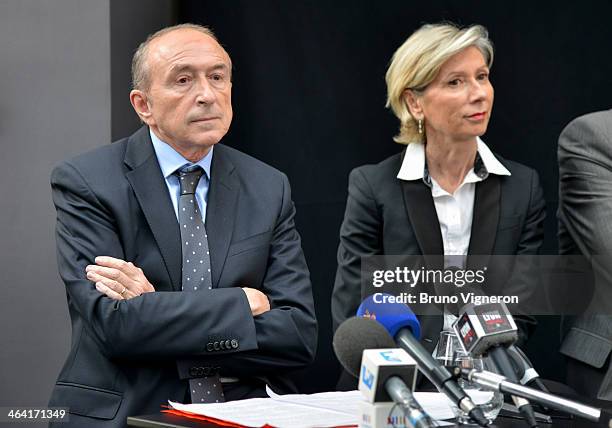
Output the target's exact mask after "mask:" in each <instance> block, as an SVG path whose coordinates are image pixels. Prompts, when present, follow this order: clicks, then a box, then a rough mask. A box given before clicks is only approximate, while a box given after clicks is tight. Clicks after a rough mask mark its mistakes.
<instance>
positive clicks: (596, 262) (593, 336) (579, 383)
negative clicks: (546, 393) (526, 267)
mask: <svg viewBox="0 0 612 428" xmlns="http://www.w3.org/2000/svg"><path fill="white" fill-rule="evenodd" d="M558 156H559V211H558V217H559V252H560V254H564V255H567V254H581V255H583V256H585V257H586V258H587V260H589V261H590V262H591V265H592V266H593V273H594V290H593V294H592V296H590V298H591V303H590V306H589V307H588V310H587V311H586V313H585V314H584V315H582V316H580V317H574V318H568V319H565V320H564V321H566V326H567V327H569V330H568V332H567V335H566V336H565V338H564V340H563V344H562V346H561V353H562V354H564V355H565V356H567V357H568V358H567V383H568V384H569V385H570V386H572V387H573V388H574V389H575V390H576V391H577V392H579V393H580V394H583V395H586V396H590V397H593V398H598V399H601V400H607V401H612V365H611V364H610V353H611V352H612V303H611V301H612V299H611V290H612V222H611V221H610V220H611V218H612V217H611V215H610V212H611V211H612V110H607V111H600V112H596V113H591V114H587V115H585V116H581V117H579V118H577V119H575V120H573V121H572V122H571V123H570V124H569V125H567V127H566V128H565V129H564V130H563V132H562V133H561V135H560V137H559V152H558ZM572 285H573V286H575V284H572ZM581 287H582V288H581V293H586V290H585V287H584V284H581Z"/></svg>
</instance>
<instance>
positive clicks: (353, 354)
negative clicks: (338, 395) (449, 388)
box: [333, 317, 436, 428]
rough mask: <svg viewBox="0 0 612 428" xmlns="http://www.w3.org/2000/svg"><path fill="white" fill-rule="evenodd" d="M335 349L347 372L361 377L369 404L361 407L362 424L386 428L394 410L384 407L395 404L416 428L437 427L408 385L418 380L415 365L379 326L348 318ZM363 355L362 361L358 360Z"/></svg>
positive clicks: (334, 341) (338, 336) (336, 337)
mask: <svg viewBox="0 0 612 428" xmlns="http://www.w3.org/2000/svg"><path fill="white" fill-rule="evenodd" d="M333 346H334V350H335V352H336V355H337V357H338V359H339V360H340V363H341V364H342V365H343V367H344V368H345V369H346V371H348V372H349V373H350V374H351V375H353V376H355V377H359V390H360V391H361V393H362V395H363V396H364V398H365V399H366V400H367V401H368V402H367V403H361V406H360V407H361V412H362V420H363V419H365V420H367V421H368V422H369V424H370V425H373V426H374V427H376V426H379V427H386V426H387V425H388V424H387V420H388V417H387V416H388V414H389V412H390V411H391V409H392V406H391V405H385V404H384V403H385V402H387V401H393V402H394V403H396V404H397V405H398V406H399V407H400V408H401V409H402V411H403V413H404V418H405V421H406V422H408V423H409V424H410V426H412V427H413V428H432V427H435V426H436V425H435V423H434V421H433V420H432V419H431V417H430V416H429V415H428V414H427V413H426V412H425V411H424V410H423V408H422V407H421V405H420V404H419V403H418V401H416V399H415V398H414V395H413V394H412V390H411V389H410V388H409V387H408V386H407V385H406V383H409V384H412V385H414V381H415V380H416V377H415V374H416V363H415V361H414V360H413V359H412V358H411V357H410V356H409V355H408V354H407V353H406V351H404V350H403V349H397V348H396V346H395V343H394V342H393V339H392V338H391V336H389V333H387V331H386V330H385V329H384V328H383V327H382V326H381V325H380V324H379V323H377V322H376V321H374V320H370V319H367V318H357V317H353V318H349V319H348V320H346V321H344V322H343V323H342V324H341V325H340V326H339V327H338V330H337V331H336V334H335V335H334V340H333ZM390 348H393V349H390ZM362 354H363V357H362V358H361V361H359V360H358V358H357V357H358V356H359V357H360V356H361V355H362ZM372 422H374V423H372Z"/></svg>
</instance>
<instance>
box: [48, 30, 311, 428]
mask: <svg viewBox="0 0 612 428" xmlns="http://www.w3.org/2000/svg"><path fill="white" fill-rule="evenodd" d="M132 73H133V80H134V90H133V91H132V92H131V93H130V100H131V102H132V105H133V107H134V109H135V110H136V112H137V113H138V115H139V116H140V118H141V120H142V121H143V122H144V123H145V124H146V126H144V127H143V128H141V129H140V130H138V131H137V132H136V133H135V134H133V135H132V136H130V137H128V138H125V139H122V140H120V141H118V142H115V143H114V144H112V145H109V146H106V147H102V148H100V149H97V150H94V151H93V152H90V153H87V154H84V155H81V156H78V157H76V158H74V159H72V160H69V161H66V162H64V163H62V164H60V165H59V166H58V167H57V168H56V169H55V170H54V171H53V173H52V178H51V183H52V188H53V199H54V203H55V206H56V209H57V229H56V230H57V248H58V264H59V270H60V274H61V276H62V279H63V280H64V283H65V285H66V291H67V298H68V307H69V310H70V316H71V320H72V347H71V350H70V353H69V355H68V358H67V360H66V363H65V365H64V367H63V369H62V371H61V373H60V375H59V379H58V381H57V384H56V386H55V389H54V391H53V394H52V397H51V400H50V405H51V406H63V407H68V408H69V409H70V425H72V426H79V427H81V426H88V427H93V426H99V427H119V426H124V425H125V421H126V417H127V416H129V415H135V414H143V413H153V412H157V411H159V410H160V405H162V404H164V403H166V402H167V400H175V401H180V402H184V401H189V400H191V401H193V402H210V401H217V400H219V401H220V400H224V399H225V400H234V399H241V398H248V397H257V396H265V384H266V383H267V384H269V385H271V386H272V388H273V389H277V390H280V391H282V392H291V391H294V390H295V387H294V385H292V383H291V382H290V380H289V379H288V378H287V377H286V376H285V375H286V373H287V372H288V371H290V370H293V369H296V368H300V367H303V366H304V365H306V364H308V363H310V362H311V361H312V359H313V357H314V353H315V348H316V330H317V324H316V319H315V315H314V304H313V299H312V292H311V284H310V278H309V272H308V269H307V266H306V263H305V260H304V256H303V252H302V249H301V244H300V237H299V235H298V233H297V231H296V229H295V225H294V216H295V208H294V205H293V202H292V200H291V193H290V188H289V183H288V180H287V177H286V176H285V175H284V174H282V173H281V172H279V171H277V170H275V169H273V168H271V167H270V166H267V165H265V164H263V163H262V162H259V161H257V160H256V159H253V158H252V157H250V156H247V155H245V154H242V153H240V152H238V151H236V150H234V149H231V148H229V147H226V146H224V145H221V144H217V143H219V141H220V140H221V139H222V138H223V136H224V135H225V134H226V132H227V131H228V129H229V126H230V123H231V119H232V106H231V85H232V84H231V61H230V58H229V56H228V54H227V53H226V52H225V50H224V49H223V48H222V47H221V46H220V45H219V43H218V42H217V40H216V39H215V37H214V35H213V34H212V33H211V32H210V31H209V30H208V29H207V28H205V27H200V26H195V25H189V24H188V25H181V26H176V27H171V28H168V29H164V30H161V31H159V32H158V33H156V34H154V35H152V36H150V37H149V38H148V39H147V41H145V42H144V43H143V44H142V45H141V46H140V48H139V49H138V51H137V52H136V54H135V56H134V60H133V67H132ZM62 426H64V425H62Z"/></svg>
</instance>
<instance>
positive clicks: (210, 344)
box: [206, 342, 213, 352]
mask: <svg viewBox="0 0 612 428" xmlns="http://www.w3.org/2000/svg"><path fill="white" fill-rule="evenodd" d="M206 350H207V351H208V352H212V350H213V344H212V343H211V342H208V343H207V344H206Z"/></svg>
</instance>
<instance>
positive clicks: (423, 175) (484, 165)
mask: <svg viewBox="0 0 612 428" xmlns="http://www.w3.org/2000/svg"><path fill="white" fill-rule="evenodd" d="M477 144H478V148H477V152H476V159H475V160H474V167H473V168H472V169H471V170H470V172H469V173H468V175H467V176H466V181H469V182H475V181H482V180H484V179H485V178H487V177H488V176H489V174H495V175H511V174H510V171H508V169H507V168H506V167H505V166H503V165H502V163H501V162H500V161H499V160H498V159H497V158H496V157H495V155H494V154H493V152H492V151H491V149H489V147H488V146H487V145H486V144H485V143H484V141H482V140H481V139H480V138H479V137H478V138H477ZM397 178H399V179H400V180H406V181H412V180H419V179H422V180H423V182H424V183H425V184H426V185H427V186H429V187H431V177H430V176H429V170H428V169H427V162H426V161H425V145H424V144H423V143H420V142H417V143H410V144H408V147H406V153H405V154H404V160H403V161H402V166H401V167H400V170H399V172H398V174H397Z"/></svg>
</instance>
